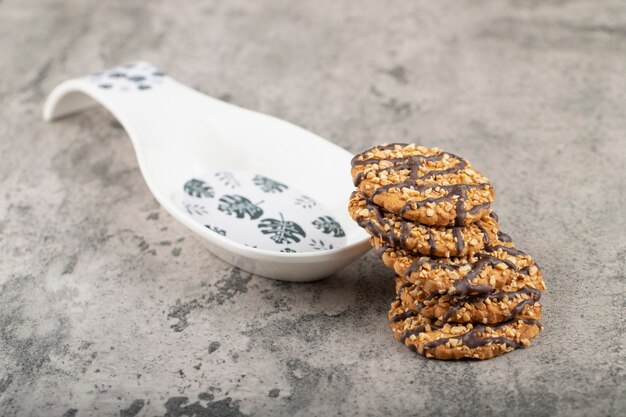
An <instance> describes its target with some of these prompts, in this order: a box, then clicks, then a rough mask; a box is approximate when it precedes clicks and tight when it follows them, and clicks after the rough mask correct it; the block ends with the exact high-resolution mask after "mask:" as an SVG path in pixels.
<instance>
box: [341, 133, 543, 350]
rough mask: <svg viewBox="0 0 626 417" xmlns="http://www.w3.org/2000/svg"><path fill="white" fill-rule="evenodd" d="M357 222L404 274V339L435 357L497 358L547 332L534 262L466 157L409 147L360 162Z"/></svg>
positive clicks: (397, 327) (399, 296)
mask: <svg viewBox="0 0 626 417" xmlns="http://www.w3.org/2000/svg"><path fill="white" fill-rule="evenodd" d="M352 178H353V179H354V184H355V186H356V187H357V189H356V191H354V192H353V193H352V196H351V197H350V204H349V211H350V215H351V216H352V218H353V219H354V220H355V221H356V222H357V223H358V224H359V226H361V227H362V228H364V229H365V230H366V231H367V232H368V233H369V234H370V235H371V236H372V238H371V243H372V246H373V247H374V248H375V250H376V252H377V253H378V255H379V256H380V257H381V259H382V260H383V262H384V263H385V265H386V266H388V267H389V268H391V269H392V270H393V271H394V272H395V274H396V277H395V284H396V285H395V288H396V299H395V300H394V301H393V303H392V304H391V309H390V311H389V315H388V317H389V322H390V326H391V329H392V331H393V334H394V336H395V337H396V339H398V340H400V341H401V342H402V343H404V344H405V345H406V346H407V347H408V348H409V349H411V350H413V351H415V352H417V353H419V354H421V355H423V356H426V357H427V358H436V359H462V358H474V359H489V358H492V357H494V356H498V355H500V354H502V353H505V352H509V351H511V350H513V349H516V348H519V347H527V346H530V340H531V339H532V338H534V337H535V336H536V335H537V334H539V332H540V331H541V329H542V326H541V323H540V322H539V320H540V319H541V305H540V304H539V302H538V301H539V298H540V296H541V292H542V291H543V290H544V289H545V285H544V283H543V279H542V276H541V271H540V270H539V268H538V267H537V265H536V264H535V263H534V261H533V260H532V258H531V257H530V256H528V255H527V254H525V253H524V252H522V251H520V250H519V249H516V248H515V245H514V244H513V242H512V241H511V239H510V237H509V236H508V235H506V234H504V233H502V232H500V231H499V230H498V217H497V216H496V215H495V213H493V212H492V211H491V205H492V203H493V200H494V196H495V194H494V191H493V187H492V185H491V183H490V182H489V180H488V179H487V178H485V177H484V176H483V175H482V174H481V173H480V172H478V171H476V170H475V169H474V168H472V166H471V165H470V164H469V162H467V161H466V160H464V159H463V158H461V157H458V156H456V155H453V154H451V153H448V152H444V151H442V150H440V149H436V148H433V149H428V148H424V147H422V146H415V145H412V144H411V145H407V144H388V145H381V146H376V147H374V148H371V149H368V150H366V151H365V152H362V153H360V154H358V155H356V156H355V157H354V158H353V159H352Z"/></svg>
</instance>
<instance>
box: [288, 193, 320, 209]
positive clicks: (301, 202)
mask: <svg viewBox="0 0 626 417" xmlns="http://www.w3.org/2000/svg"><path fill="white" fill-rule="evenodd" d="M293 203H294V204H295V205H296V206H300V207H302V208H303V209H310V208H313V207H315V206H317V202H316V201H315V200H313V199H312V198H311V197H307V196H305V195H302V196H300V197H298V198H296V199H295V200H294V202H293Z"/></svg>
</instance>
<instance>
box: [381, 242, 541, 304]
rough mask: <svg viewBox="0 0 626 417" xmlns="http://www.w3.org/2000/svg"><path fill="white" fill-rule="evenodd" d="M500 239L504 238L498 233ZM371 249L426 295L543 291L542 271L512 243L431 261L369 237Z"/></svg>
mask: <svg viewBox="0 0 626 417" xmlns="http://www.w3.org/2000/svg"><path fill="white" fill-rule="evenodd" d="M499 236H500V237H501V238H505V237H506V235H504V234H499ZM372 246H374V248H375V249H376V252H377V253H378V255H379V256H380V257H381V258H382V260H383V262H384V263H385V265H387V267H389V268H391V269H393V270H394V271H395V273H396V274H398V275H401V276H404V277H406V278H407V279H408V280H409V281H410V282H412V283H415V284H418V285H419V286H420V288H421V290H423V291H424V292H425V293H427V294H429V295H435V294H446V293H447V294H450V295H452V296H456V297H463V296H469V295H480V294H489V293H491V292H493V291H495V290H500V289H503V288H506V291H517V290H519V289H521V288H522V287H524V286H530V287H532V288H536V289H538V290H541V291H542V290H544V289H545V288H546V287H545V284H544V282H543V277H542V274H541V270H540V269H539V267H538V266H537V265H536V264H535V262H534V261H533V259H532V258H531V257H530V256H529V255H527V254H526V253H524V252H522V251H520V250H519V249H516V248H515V247H514V245H513V243H510V242H505V241H502V240H498V241H495V242H492V243H491V244H490V246H487V247H485V249H483V250H482V251H480V252H476V253H474V254H472V255H470V256H464V257H453V258H430V257H427V256H422V257H420V256H419V255H417V254H415V253H412V252H408V251H405V250H401V249H394V248H392V247H389V246H387V245H386V244H385V243H384V242H383V241H382V240H380V239H378V238H372Z"/></svg>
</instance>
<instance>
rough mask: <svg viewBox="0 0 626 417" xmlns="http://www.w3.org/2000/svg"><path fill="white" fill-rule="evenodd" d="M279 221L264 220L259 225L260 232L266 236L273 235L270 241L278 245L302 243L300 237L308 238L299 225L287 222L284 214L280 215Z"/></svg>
mask: <svg viewBox="0 0 626 417" xmlns="http://www.w3.org/2000/svg"><path fill="white" fill-rule="evenodd" d="M278 214H279V216H280V220H278V219H270V218H267V219H263V220H261V223H259V226H258V227H259V230H261V233H263V234H265V235H271V236H270V239H272V240H273V241H274V242H276V243H278V244H282V243H294V242H300V236H301V237H306V233H305V232H304V230H303V229H302V227H300V225H299V224H298V223H295V222H292V221H289V220H285V218H284V217H283V214H282V213H278Z"/></svg>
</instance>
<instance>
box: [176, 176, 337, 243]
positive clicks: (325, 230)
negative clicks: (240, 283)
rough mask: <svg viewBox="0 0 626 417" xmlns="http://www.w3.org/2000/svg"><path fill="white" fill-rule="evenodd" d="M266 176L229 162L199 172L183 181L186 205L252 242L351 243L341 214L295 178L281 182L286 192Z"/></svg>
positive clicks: (229, 234) (231, 235)
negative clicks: (295, 184)
mask: <svg viewBox="0 0 626 417" xmlns="http://www.w3.org/2000/svg"><path fill="white" fill-rule="evenodd" d="M261 177H263V178H270V177H265V176H263V175H260V174H258V173H256V172H247V171H232V170H230V169H226V168H224V169H221V170H219V171H209V172H207V173H206V174H204V175H200V174H199V173H195V175H194V177H191V176H189V177H186V181H182V182H181V183H180V190H181V191H182V192H181V194H182V201H181V207H182V208H183V209H184V210H187V213H190V214H189V216H190V217H191V218H192V219H193V220H194V221H195V222H197V223H198V224H199V225H201V226H202V228H203V229H204V227H207V228H208V229H210V230H212V231H213V232H215V233H219V234H222V235H223V236H226V238H228V239H231V240H233V241H235V242H237V243H240V244H243V245H246V246H249V247H256V248H258V249H263V250H269V251H274V252H282V253H285V254H286V253H294V252H296V253H306V252H313V251H317V250H328V249H331V248H333V249H336V248H340V247H343V246H345V245H346V243H347V239H346V232H345V229H343V228H342V226H343V225H340V224H339V218H340V217H339V215H334V214H333V213H332V212H331V211H329V210H328V209H327V208H326V207H324V205H323V204H322V202H321V201H316V200H314V199H313V198H311V197H308V196H307V194H306V193H305V192H304V191H303V190H299V189H297V188H294V187H292V186H287V185H289V184H282V185H283V186H284V187H281V186H280V185H279V186H278V189H279V190H282V191H280V192H279V191H277V190H275V191H274V192H271V191H267V190H270V189H273V188H275V187H276V184H274V183H275V181H273V180H270V181H272V182H271V183H270V182H267V181H265V180H261ZM279 184H280V183H279ZM207 187H210V190H209V189H208V188H207ZM205 231H206V234H210V235H211V237H215V235H214V234H213V233H211V232H209V231H207V230H206V229H205Z"/></svg>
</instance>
